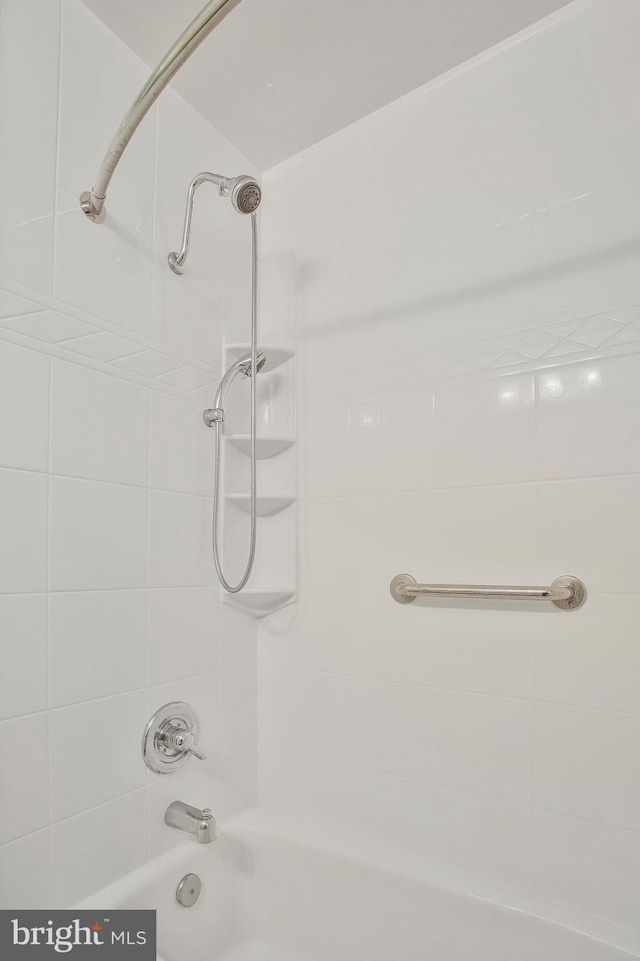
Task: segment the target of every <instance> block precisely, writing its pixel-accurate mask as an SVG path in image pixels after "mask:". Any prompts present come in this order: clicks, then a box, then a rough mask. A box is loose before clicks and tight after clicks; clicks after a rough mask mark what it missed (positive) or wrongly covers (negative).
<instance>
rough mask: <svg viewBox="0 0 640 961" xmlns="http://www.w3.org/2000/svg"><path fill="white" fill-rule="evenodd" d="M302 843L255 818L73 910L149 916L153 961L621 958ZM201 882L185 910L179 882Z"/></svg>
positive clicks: (513, 914)
mask: <svg viewBox="0 0 640 961" xmlns="http://www.w3.org/2000/svg"><path fill="white" fill-rule="evenodd" d="M333 840H334V839H325V838H314V837H309V836H307V837H305V836H304V835H303V834H301V833H296V832H294V831H292V830H291V829H290V828H288V827H286V828H285V827H283V826H282V825H278V824H277V823H276V822H275V821H273V820H272V819H270V818H269V817H268V816H266V815H264V814H261V813H260V812H259V811H256V812H253V813H252V812H247V813H245V814H243V815H241V816H238V817H237V818H235V819H233V820H230V821H229V822H227V823H226V824H225V825H223V826H222V828H221V829H220V831H219V836H218V839H217V841H215V842H214V843H212V844H208V845H198V844H196V843H195V841H192V840H191V839H190V838H188V837H186V836H185V838H184V843H182V844H179V845H178V846H177V847H176V848H174V849H172V850H171V851H170V852H168V853H167V854H164V855H163V856H162V857H159V858H156V859H155V860H153V861H150V862H149V863H148V864H146V865H145V866H144V867H142V868H140V869H139V870H137V871H135V872H133V873H132V874H131V875H128V876H127V877H126V878H124V879H123V880H121V881H119V882H117V883H116V884H113V885H111V886H110V887H108V888H105V889H103V890H102V891H99V892H97V893H96V894H94V895H92V896H91V897H90V898H88V899H86V900H85V901H83V902H82V903H81V904H78V905H76V907H78V908H92V909H95V908H100V909H102V908H113V909H115V908H155V909H156V910H157V917H158V959H159V961H471V959H472V961H630V959H631V958H634V957H636V958H637V957H640V953H638V954H636V953H635V952H633V951H631V952H630V951H627V950H623V949H622V948H619V947H614V946H613V945H611V944H608V943H605V942H604V941H602V940H599V939H596V938H594V937H591V936H587V935H585V934H582V933H579V932H578V931H576V930H572V929H571V928H569V927H567V926H563V925H561V924H558V923H554V922H552V921H549V920H544V919H541V918H540V917H535V916H533V915H531V914H528V913H526V912H525V911H523V910H515V909H514V908H512V907H505V906H502V905H500V904H496V903H492V902H491V901H489V900H486V899H484V898H481V897H478V896H475V895H469V894H464V893H461V892H459V891H456V890H454V889H453V888H452V887H446V886H443V885H438V884H436V883H433V881H432V880H429V877H428V875H425V874H424V866H421V865H420V864H419V863H418V862H416V863H413V862H412V861H411V859H410V858H406V856H405V857H403V856H399V855H396V854H394V853H393V852H381V851H380V850H377V851H375V852H373V851H372V850H370V849H367V848H365V847H363V846H358V845H354V844H353V843H349V844H347V845H345V844H340V845H338V844H336V843H332V841H333ZM190 872H193V873H195V874H197V875H199V877H200V878H201V880H202V893H201V896H200V899H199V900H198V901H197V903H196V904H195V905H193V906H192V907H190V908H184V907H182V906H181V905H179V904H178V903H177V901H176V897H175V892H176V887H177V885H178V882H179V881H180V879H181V878H182V877H183V876H184V875H185V874H187V873H190Z"/></svg>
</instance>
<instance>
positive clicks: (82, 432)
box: [51, 360, 149, 485]
mask: <svg viewBox="0 0 640 961" xmlns="http://www.w3.org/2000/svg"><path fill="white" fill-rule="evenodd" d="M148 428H149V397H148V393H147V392H146V391H145V390H144V389H143V388H142V387H138V386H136V385H135V384H129V383H127V382H126V381H124V380H120V378H118V377H110V376H109V375H108V374H101V373H98V372H97V371H94V370H89V369H88V368H86V367H81V366H79V365H77V364H66V363H64V362H63V361H59V360H53V362H52V371H51V438H52V445H51V470H52V471H53V473H56V474H67V475H72V476H75V477H87V478H91V479H93V480H105V481H113V482H114V483H121V484H139V485H146V483H147V442H148Z"/></svg>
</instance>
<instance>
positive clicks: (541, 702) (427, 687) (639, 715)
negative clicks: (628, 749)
mask: <svg viewBox="0 0 640 961" xmlns="http://www.w3.org/2000/svg"><path fill="white" fill-rule="evenodd" d="M533 644H534V641H530V642H528V645H527V646H530V645H533ZM258 666H259V667H262V668H264V667H266V668H267V669H269V668H275V669H276V670H278V671H290V672H296V671H297V672H300V673H302V674H311V675H316V676H320V677H326V678H341V679H343V680H350V681H356V682H363V683H365V684H379V685H382V686H384V687H386V688H398V687H400V688H410V689H412V690H419V691H429V692H431V693H435V694H446V695H454V697H471V698H482V699H484V700H487V699H492V700H496V701H509V702H511V701H514V702H515V703H517V704H523V705H524V704H527V705H533V706H534V707H536V706H538V707H542V706H550V707H562V708H566V709H567V710H575V711H593V712H595V713H597V714H613V715H615V716H616V717H620V716H622V717H630V718H635V719H636V720H638V719H640V709H639V710H638V711H637V712H634V711H619V710H615V709H614V708H610V707H599V706H598V707H594V706H593V705H588V704H573V703H567V702H566V701H554V700H552V699H550V698H538V697H536V696H535V694H534V695H531V696H526V695H518V694H500V693H497V692H493V691H472V690H468V689H460V688H453V687H435V686H434V685H432V684H419V683H417V682H412V681H399V680H389V679H388V678H386V677H376V676H374V675H369V674H347V673H344V672H342V671H323V670H321V669H319V668H310V667H301V666H300V665H289V664H281V663H278V662H275V661H258Z"/></svg>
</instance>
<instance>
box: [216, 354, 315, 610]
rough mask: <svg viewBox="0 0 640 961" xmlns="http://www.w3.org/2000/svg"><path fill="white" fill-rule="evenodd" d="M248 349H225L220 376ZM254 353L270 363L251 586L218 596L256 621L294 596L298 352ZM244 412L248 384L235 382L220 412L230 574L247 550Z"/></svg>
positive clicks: (261, 385)
mask: <svg viewBox="0 0 640 961" xmlns="http://www.w3.org/2000/svg"><path fill="white" fill-rule="evenodd" d="M250 350H251V345H250V344H227V345H225V349H224V368H223V369H224V370H226V369H227V368H228V366H229V365H230V364H232V363H233V361H235V360H238V359H239V358H240V357H242V356H244V355H246V354H248V353H249V352H250ZM259 350H261V351H264V352H265V354H266V355H267V360H266V363H265V365H264V367H263V368H262V370H261V371H260V374H259V375H258V379H257V381H256V421H257V438H256V459H257V498H256V510H257V515H258V528H257V548H256V559H255V563H254V568H253V573H252V575H251V577H250V579H249V584H248V587H245V588H244V589H243V590H242V591H240V592H239V593H238V594H228V593H227V592H226V591H223V592H222V599H223V603H224V604H227V605H228V606H230V607H234V608H236V609H238V610H241V611H244V612H245V613H246V614H248V615H249V616H250V617H255V618H261V617H266V616H267V615H268V614H271V613H273V612H274V611H277V610H280V609H282V608H284V607H288V606H289V605H290V604H293V603H294V601H295V599H296V593H297V587H296V577H297V518H298V514H297V501H298V494H297V476H298V470H297V453H296V451H297V376H298V358H297V351H296V350H295V349H294V348H293V347H290V346H288V345H283V344H269V343H266V342H263V341H261V342H260V344H259ZM249 411H250V408H249V384H248V382H247V380H245V379H244V378H241V377H238V378H236V381H235V382H234V384H233V386H232V388H231V390H230V392H229V395H228V399H227V403H226V405H225V413H226V418H225V432H224V435H223V436H224V450H223V458H224V468H225V482H224V490H225V495H224V497H225V521H224V525H225V531H224V535H225V556H226V557H227V566H228V567H231V569H232V570H241V569H242V566H243V563H242V562H243V558H246V550H247V547H248V532H249V523H248V515H250V513H251V495H250V493H249V458H250V455H251V435H250V430H249V427H250V422H249ZM236 531H237V536H236Z"/></svg>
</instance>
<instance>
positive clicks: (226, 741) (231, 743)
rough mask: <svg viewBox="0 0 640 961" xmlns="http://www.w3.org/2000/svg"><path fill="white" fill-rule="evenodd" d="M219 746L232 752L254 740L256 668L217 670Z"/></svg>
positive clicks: (255, 732)
mask: <svg viewBox="0 0 640 961" xmlns="http://www.w3.org/2000/svg"><path fill="white" fill-rule="evenodd" d="M219 684H220V749H221V750H222V751H233V750H236V749H237V748H240V747H244V746H245V745H246V744H251V743H252V742H253V741H255V740H256V739H257V736H258V732H257V681H256V668H255V666H253V665H251V666H249V667H236V668H231V669H229V670H226V671H221V672H220V680H219Z"/></svg>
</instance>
